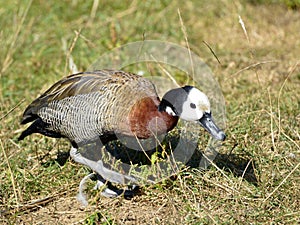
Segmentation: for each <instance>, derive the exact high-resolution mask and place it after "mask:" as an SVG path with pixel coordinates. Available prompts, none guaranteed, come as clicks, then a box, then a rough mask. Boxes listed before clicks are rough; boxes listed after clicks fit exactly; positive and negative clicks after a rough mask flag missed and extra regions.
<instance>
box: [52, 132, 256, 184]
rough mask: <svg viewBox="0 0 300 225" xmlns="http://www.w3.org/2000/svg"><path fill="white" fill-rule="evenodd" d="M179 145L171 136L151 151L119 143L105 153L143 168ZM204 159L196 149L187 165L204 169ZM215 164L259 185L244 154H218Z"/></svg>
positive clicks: (61, 160)
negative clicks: (139, 149)
mask: <svg viewBox="0 0 300 225" xmlns="http://www.w3.org/2000/svg"><path fill="white" fill-rule="evenodd" d="M177 144H178V135H169V136H167V138H166V139H165V140H164V142H163V143H162V145H160V146H159V147H157V148H155V149H153V150H150V151H137V150H133V149H130V148H128V147H126V146H125V145H123V144H121V143H120V142H118V141H115V142H111V143H109V144H107V145H106V146H105V151H107V152H109V155H110V157H112V158H114V161H119V162H122V163H126V164H129V165H132V164H135V165H138V166H142V165H151V164H153V161H155V160H157V159H159V158H160V159H164V158H166V155H168V154H171V153H172V151H168V152H166V149H175V147H176V146H177ZM93 154H94V153H93ZM102 154H103V153H101V156H103V155H102ZM203 157H204V156H203V153H202V151H201V150H199V149H198V148H196V149H195V151H194V152H193V154H192V155H191V157H190V158H189V160H188V161H187V162H186V163H185V164H186V165H187V166H188V167H191V168H199V167H200V169H202V168H201V166H200V165H201V163H203ZM67 159H68V154H66V153H61V152H60V153H59V154H58V156H57V159H56V161H57V162H58V163H59V164H60V165H63V164H64V163H65V162H66V161H67ZM104 163H105V162H104ZM213 163H214V164H215V165H216V166H217V167H219V168H220V169H222V170H224V171H226V172H230V173H232V174H233V175H234V176H236V177H242V178H243V179H244V180H246V181H248V182H249V183H251V184H253V185H257V184H258V179H257V177H256V174H255V166H256V163H255V161H254V160H253V159H251V158H250V157H249V156H245V155H242V154H221V153H217V152H216V153H215V155H214V157H213ZM210 165H211V164H210ZM109 166H110V165H109ZM208 168H209V167H208Z"/></svg>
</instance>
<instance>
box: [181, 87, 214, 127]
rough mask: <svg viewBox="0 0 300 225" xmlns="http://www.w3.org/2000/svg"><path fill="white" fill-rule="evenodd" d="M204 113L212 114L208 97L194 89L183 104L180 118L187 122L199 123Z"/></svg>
mask: <svg viewBox="0 0 300 225" xmlns="http://www.w3.org/2000/svg"><path fill="white" fill-rule="evenodd" d="M204 113H210V103H209V100H208V97H207V96H206V95H205V94H204V93H203V92H201V91H200V90H198V89H197V88H192V89H191V90H190V91H189V93H188V95H187V98H186V100H185V102H183V105H182V111H181V114H180V118H182V119H184V120H187V121H198V120H200V119H201V118H202V117H203V115H204Z"/></svg>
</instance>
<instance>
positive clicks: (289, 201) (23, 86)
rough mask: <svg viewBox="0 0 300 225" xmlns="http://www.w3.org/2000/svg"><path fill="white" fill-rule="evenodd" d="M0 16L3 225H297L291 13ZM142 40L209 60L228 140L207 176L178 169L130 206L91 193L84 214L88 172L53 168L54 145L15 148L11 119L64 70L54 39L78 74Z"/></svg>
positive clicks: (56, 9) (190, 6)
mask: <svg viewBox="0 0 300 225" xmlns="http://www.w3.org/2000/svg"><path fill="white" fill-rule="evenodd" d="M178 9H179V12H180V18H181V19H180V18H179V16H178ZM0 15H1V17H3V18H5V20H1V21H0V27H1V30H0V43H1V45H0V50H1V55H0V65H1V68H0V71H1V72H0V79H1V86H0V91H1V92H0V107H1V114H0V120H1V123H0V128H1V129H0V157H1V159H2V160H1V162H0V168H1V171H0V179H1V183H0V212H1V217H0V221H1V222H2V223H3V224H245V223H253V224H260V223H261V224H297V223H299V222H300V220H299V214H300V211H299V204H300V202H299V199H300V191H299V183H300V172H299V171H300V170H299V165H300V160H299V157H300V147H299V146H300V131H299V124H300V110H299V109H300V101H299V99H300V92H299V87H300V65H299V52H300V39H299V30H300V23H299V20H300V14H299V12H298V11H292V10H287V9H286V8H285V7H283V6H279V5H251V4H249V3H245V2H243V1H241V2H238V1H235V2H234V3H232V2H231V1H226V0H223V1H211V2H209V3H208V2H206V3H203V2H202V1H200V2H197V1H188V2H186V3H185V4H182V3H181V2H180V1H178V2H177V1H170V2H160V3H158V2H151V3H149V2H148V3H140V2H138V1H133V2H128V3H125V2H120V1H116V2H115V3H110V4H108V3H101V2H98V1H93V3H92V2H79V1H70V2H68V3H67V2H64V3H50V2H36V1H32V2H30V1H29V2H25V1H23V2H22V3H20V4H17V3H15V2H13V1H11V2H9V3H5V4H4V3H0ZM239 16H240V18H241V19H242V21H243V23H244V25H245V28H246V30H243V29H242V27H241V24H240V23H239ZM15 24H16V25H15ZM182 29H184V30H185V31H186V35H185V34H184V33H183V32H182ZM76 38H78V39H76ZM143 38H145V39H159V40H166V41H172V42H175V43H180V44H181V45H183V46H186V45H187V43H188V44H189V46H190V48H191V50H192V51H194V52H196V53H198V54H199V55H200V56H201V58H203V59H204V61H205V62H207V64H208V65H209V66H210V67H211V68H212V70H213V72H214V74H215V76H216V79H217V80H218V81H219V83H220V85H221V87H222V90H223V94H224V97H225V99H226V107H227V120H228V121H227V128H226V133H227V135H228V139H227V140H226V142H225V144H224V145H223V147H222V149H221V154H220V155H219V157H218V158H217V159H216V161H215V163H214V164H213V165H212V166H211V167H210V168H209V169H208V170H207V171H202V172H200V171H198V170H197V169H188V170H187V171H185V172H182V173H181V174H179V175H178V176H177V177H176V179H170V180H167V181H165V182H163V183H158V184H155V185H153V186H148V187H145V188H143V189H142V192H143V193H142V194H141V195H138V196H135V197H134V198H133V199H131V200H125V199H123V198H117V199H105V198H102V197H100V195H99V193H98V192H92V193H90V194H91V195H90V198H91V199H90V203H91V204H90V205H89V206H88V207H87V208H84V209H83V208H82V207H81V206H80V205H79V204H78V202H77V201H76V199H75V195H76V193H77V188H78V184H79V181H80V180H81V178H82V177H83V176H85V174H86V173H87V170H86V169H85V168H83V167H82V166H80V165H78V164H75V163H73V162H72V161H70V160H68V161H67V163H66V164H64V165H63V166H60V165H59V164H58V163H57V162H55V159H56V155H57V152H58V151H67V150H68V148H69V146H68V144H67V142H66V141H64V140H54V139H49V138H45V137H41V136H39V135H34V136H32V137H30V138H29V139H27V140H25V141H23V142H21V143H19V142H16V137H17V136H18V135H19V134H20V132H21V130H22V129H23V128H21V127H20V125H19V120H20V116H21V114H22V111H23V110H24V108H25V106H26V105H27V104H28V103H30V102H31V101H32V100H33V99H34V98H35V97H36V96H37V95H38V94H40V93H41V92H42V90H45V89H46V88H47V87H49V86H50V84H52V83H53V82H55V81H56V80H58V79H59V78H61V77H62V76H64V75H66V73H68V72H66V71H65V65H66V58H67V57H66V55H65V53H64V50H63V49H62V42H61V40H62V39H65V40H67V45H68V47H69V48H71V49H72V56H73V59H74V61H75V63H76V64H77V66H78V69H79V70H84V69H86V68H87V67H88V66H89V65H90V63H91V62H93V61H94V60H95V59H97V58H98V56H99V55H100V54H101V53H103V52H105V51H107V50H109V49H111V48H113V47H115V46H119V45H122V44H126V43H128V42H132V41H137V40H142V39H143ZM203 41H205V43H206V44H207V45H209V46H210V48H211V49H209V48H208V47H207V45H205V44H204V43H203ZM72 43H73V44H72ZM211 50H213V51H214V53H215V54H216V56H217V58H218V59H219V61H220V63H218V60H217V59H216V57H215V56H214V55H213V54H212V53H211Z"/></svg>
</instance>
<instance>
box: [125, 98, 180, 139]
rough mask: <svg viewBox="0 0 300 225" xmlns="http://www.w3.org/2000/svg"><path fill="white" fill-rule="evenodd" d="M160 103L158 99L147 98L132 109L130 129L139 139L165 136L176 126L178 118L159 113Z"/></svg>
mask: <svg viewBox="0 0 300 225" xmlns="http://www.w3.org/2000/svg"><path fill="white" fill-rule="evenodd" d="M159 103H160V101H159V99H158V98H157V97H146V98H143V99H141V100H140V101H138V102H137V103H135V104H134V106H133V107H132V109H131V111H130V114H129V123H130V129H131V132H132V133H133V134H134V135H136V136H137V137H138V138H141V139H146V138H149V137H152V136H154V135H160V134H164V133H167V132H168V131H170V130H172V129H173V128H174V127H175V126H176V124H177V122H178V116H171V115H169V114H168V113H166V112H159V111H158V106H159Z"/></svg>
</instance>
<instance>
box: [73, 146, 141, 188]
mask: <svg viewBox="0 0 300 225" xmlns="http://www.w3.org/2000/svg"><path fill="white" fill-rule="evenodd" d="M70 156H71V157H72V158H73V159H74V161H75V162H78V163H81V164H83V165H86V166H88V167H89V168H91V169H92V170H93V171H95V172H96V173H98V174H99V175H101V176H102V177H103V178H104V179H105V180H107V181H110V182H114V183H118V184H126V183H125V180H126V179H127V180H129V181H132V182H136V181H137V180H136V179H135V178H134V177H131V176H128V175H124V174H121V173H118V172H115V171H113V170H109V169H107V168H105V167H104V166H103V162H102V161H101V160H98V161H93V160H90V159H87V158H85V157H83V156H82V155H81V154H80V153H79V152H78V151H77V149H76V148H74V147H72V148H71V150H70Z"/></svg>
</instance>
